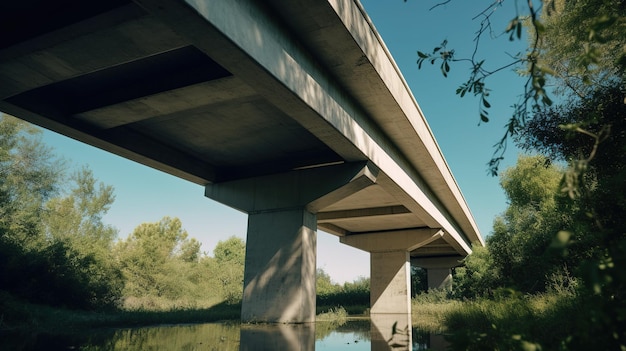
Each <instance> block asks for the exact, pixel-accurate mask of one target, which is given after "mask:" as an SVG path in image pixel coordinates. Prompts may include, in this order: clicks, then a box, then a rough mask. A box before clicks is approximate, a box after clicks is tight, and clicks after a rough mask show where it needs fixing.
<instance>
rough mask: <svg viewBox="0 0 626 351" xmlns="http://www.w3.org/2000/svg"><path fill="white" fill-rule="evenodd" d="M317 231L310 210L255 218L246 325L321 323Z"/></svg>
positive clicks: (246, 274)
mask: <svg viewBox="0 0 626 351" xmlns="http://www.w3.org/2000/svg"><path fill="white" fill-rule="evenodd" d="M316 229H317V226H316V223H315V215H314V214H312V213H310V212H308V211H307V210H306V209H304V208H300V209H291V210H277V211H271V212H261V213H254V214H250V216H249V218H248V237H247V244H246V265H245V271H244V290H243V300H242V305H241V319H242V321H245V322H250V321H261V322H279V323H307V322H314V321H315V267H316V266H315V262H316V260H315V258H316V247H317V246H316V245H317V243H316Z"/></svg>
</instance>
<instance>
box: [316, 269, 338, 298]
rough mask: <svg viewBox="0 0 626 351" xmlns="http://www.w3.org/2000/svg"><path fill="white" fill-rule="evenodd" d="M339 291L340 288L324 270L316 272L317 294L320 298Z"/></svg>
mask: <svg viewBox="0 0 626 351" xmlns="http://www.w3.org/2000/svg"><path fill="white" fill-rule="evenodd" d="M339 290H340V286H339V285H338V284H335V283H333V281H332V279H330V275H329V274H328V273H326V271H324V269H323V268H318V269H317V270H316V271H315V292H316V294H317V295H318V296H326V295H330V294H333V293H337V292H338V291H339Z"/></svg>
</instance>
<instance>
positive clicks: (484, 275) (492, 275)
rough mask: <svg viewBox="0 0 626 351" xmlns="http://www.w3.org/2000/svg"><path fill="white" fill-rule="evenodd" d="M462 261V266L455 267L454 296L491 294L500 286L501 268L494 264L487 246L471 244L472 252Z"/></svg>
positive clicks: (470, 296)
mask: <svg viewBox="0 0 626 351" xmlns="http://www.w3.org/2000/svg"><path fill="white" fill-rule="evenodd" d="M463 263H464V265H463V266H462V267H457V268H455V274H454V279H453V281H452V284H453V286H452V291H453V295H454V296H455V297H457V298H477V297H483V296H484V297H488V296H493V294H494V291H495V289H497V287H499V286H502V277H501V276H500V272H501V270H500V269H498V268H497V267H496V266H495V264H494V262H493V256H492V254H491V252H490V250H489V246H487V247H483V246H481V245H472V254H471V255H469V256H467V257H466V258H465V259H464V260H463Z"/></svg>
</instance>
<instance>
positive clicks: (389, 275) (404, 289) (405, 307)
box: [370, 250, 411, 314]
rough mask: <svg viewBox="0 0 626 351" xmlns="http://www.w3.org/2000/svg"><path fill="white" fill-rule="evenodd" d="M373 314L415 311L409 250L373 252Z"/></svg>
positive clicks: (371, 286)
mask: <svg viewBox="0 0 626 351" xmlns="http://www.w3.org/2000/svg"><path fill="white" fill-rule="evenodd" d="M370 306H371V309H370V313H371V314H377V313H394V314H398V313H399V314H402V313H405V314H406V313H411V264H410V261H409V252H408V251H405V250H398V251H387V252H372V253H371V254H370Z"/></svg>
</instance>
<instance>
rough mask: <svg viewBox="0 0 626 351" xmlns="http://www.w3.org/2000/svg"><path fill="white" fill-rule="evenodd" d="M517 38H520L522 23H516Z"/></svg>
mask: <svg viewBox="0 0 626 351" xmlns="http://www.w3.org/2000/svg"><path fill="white" fill-rule="evenodd" d="M517 39H522V24H521V23H517Z"/></svg>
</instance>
